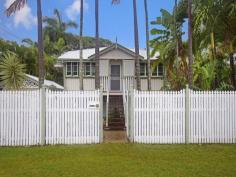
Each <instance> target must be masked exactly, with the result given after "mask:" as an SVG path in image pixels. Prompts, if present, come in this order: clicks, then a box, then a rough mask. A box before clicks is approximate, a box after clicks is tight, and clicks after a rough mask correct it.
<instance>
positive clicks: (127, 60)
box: [55, 44, 164, 129]
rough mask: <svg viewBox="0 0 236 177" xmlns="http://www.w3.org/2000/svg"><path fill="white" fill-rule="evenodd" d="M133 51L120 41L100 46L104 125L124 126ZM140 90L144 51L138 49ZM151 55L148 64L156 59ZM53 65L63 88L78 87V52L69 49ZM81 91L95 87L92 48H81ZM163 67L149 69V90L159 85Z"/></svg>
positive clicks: (143, 80) (132, 74) (143, 82)
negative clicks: (125, 95)
mask: <svg viewBox="0 0 236 177" xmlns="http://www.w3.org/2000/svg"><path fill="white" fill-rule="evenodd" d="M134 51H135V50H134V49H128V48H126V47H124V46H122V45H120V44H113V45H111V46H109V47H102V48H100V57H99V58H100V60H99V65H100V66H99V67H100V84H101V88H102V89H103V95H104V96H103V99H104V103H103V105H104V117H106V121H105V124H106V127H109V128H110V129H124V128H125V125H124V107H123V101H124V100H123V99H124V97H123V96H124V95H123V94H124V93H125V92H124V91H127V90H130V89H132V88H135V86H136V84H135V52H134ZM139 54H140V55H139V58H140V71H141V72H140V74H141V90H147V59H146V58H147V57H146V56H147V53H146V50H144V49H141V50H140V51H139ZM157 57H158V55H157V56H155V57H153V58H151V63H153V62H154V61H156V60H157ZM58 61H59V63H58V64H57V65H56V66H55V67H61V68H63V73H64V74H63V75H64V88H65V90H79V88H80V87H79V84H80V82H79V61H80V51H79V50H76V51H69V52H66V53H64V54H63V55H61V56H60V57H59V58H58ZM83 64H84V79H83V86H84V90H95V49H94V48H92V49H84V50H83ZM163 74H164V68H163V65H162V64H161V63H160V64H159V65H158V66H157V68H156V69H155V70H153V71H152V77H151V89H152V90H160V89H161V88H162V87H163Z"/></svg>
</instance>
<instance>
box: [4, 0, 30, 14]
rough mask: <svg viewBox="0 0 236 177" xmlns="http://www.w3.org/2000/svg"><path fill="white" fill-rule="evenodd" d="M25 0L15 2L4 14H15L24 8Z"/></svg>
mask: <svg viewBox="0 0 236 177" xmlns="http://www.w3.org/2000/svg"><path fill="white" fill-rule="evenodd" d="M26 3H27V0H15V1H14V2H13V3H12V4H11V5H10V6H9V7H8V8H7V9H6V14H7V16H10V15H11V14H13V13H15V12H16V11H18V10H20V9H21V8H23V7H24V6H25V4H26Z"/></svg>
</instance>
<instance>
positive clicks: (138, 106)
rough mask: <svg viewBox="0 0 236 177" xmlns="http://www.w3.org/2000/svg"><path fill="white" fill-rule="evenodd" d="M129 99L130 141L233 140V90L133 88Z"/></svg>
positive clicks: (235, 139)
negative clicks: (151, 89)
mask: <svg viewBox="0 0 236 177" xmlns="http://www.w3.org/2000/svg"><path fill="white" fill-rule="evenodd" d="M129 102H130V104H126V105H125V106H126V110H127V109H129V120H128V123H127V124H128V125H129V126H128V129H129V130H128V132H129V133H128V137H129V139H130V141H131V142H137V143H148V144H156V143H158V144H181V143H200V144H201V143H236V92H233V91H228V92H219V91H211V92H205V91H204V92H200V91H192V90H189V89H186V90H182V91H150V92H149V91H136V90H134V91H131V92H130V93H129ZM127 107H128V108H127Z"/></svg>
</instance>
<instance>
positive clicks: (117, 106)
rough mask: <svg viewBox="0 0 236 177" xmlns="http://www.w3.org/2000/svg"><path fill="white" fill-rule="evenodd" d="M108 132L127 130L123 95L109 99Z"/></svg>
mask: <svg viewBox="0 0 236 177" xmlns="http://www.w3.org/2000/svg"><path fill="white" fill-rule="evenodd" d="M108 111H109V112H108V117H109V118H108V128H107V129H108V130H125V116H124V107H123V97H122V95H112V96H110V97H109V108H108Z"/></svg>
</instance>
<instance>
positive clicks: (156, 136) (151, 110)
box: [131, 91, 185, 143]
mask: <svg viewBox="0 0 236 177" xmlns="http://www.w3.org/2000/svg"><path fill="white" fill-rule="evenodd" d="M133 106H134V117H133V121H132V122H131V123H132V124H133V141H134V142H139V143H184V140H185V114H184V113H185V110H184V108H185V97H184V92H183V91H181V92H156V91H153V92H148V91H134V103H133Z"/></svg>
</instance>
